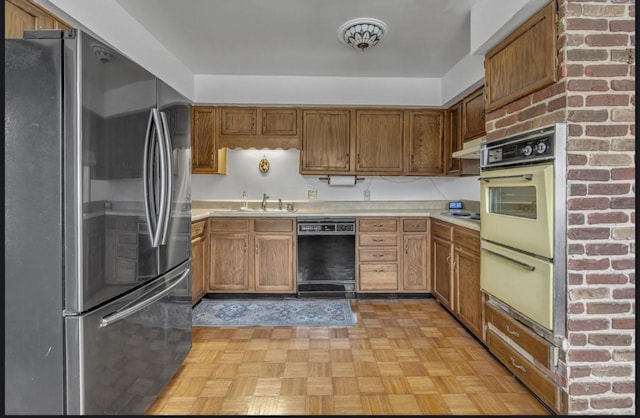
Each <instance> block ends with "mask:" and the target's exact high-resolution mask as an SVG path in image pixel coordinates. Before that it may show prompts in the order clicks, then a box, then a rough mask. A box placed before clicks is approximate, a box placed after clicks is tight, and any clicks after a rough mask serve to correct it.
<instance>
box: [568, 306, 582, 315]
mask: <svg viewBox="0 0 640 418" xmlns="http://www.w3.org/2000/svg"><path fill="white" fill-rule="evenodd" d="M584 309H585V308H584V303H570V304H569V309H568V311H567V312H568V313H569V314H570V315H579V314H582V313H584Z"/></svg>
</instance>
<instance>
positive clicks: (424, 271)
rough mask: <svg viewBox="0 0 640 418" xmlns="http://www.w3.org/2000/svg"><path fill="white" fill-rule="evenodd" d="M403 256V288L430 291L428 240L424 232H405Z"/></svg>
mask: <svg viewBox="0 0 640 418" xmlns="http://www.w3.org/2000/svg"><path fill="white" fill-rule="evenodd" d="M403 241H404V242H403V251H404V252H403V257H402V266H403V274H402V286H403V290H417V291H422V292H428V291H429V290H430V287H429V280H428V279H429V274H428V264H427V260H428V255H429V253H428V252H427V251H428V240H427V235H426V233H424V234H404V239H403Z"/></svg>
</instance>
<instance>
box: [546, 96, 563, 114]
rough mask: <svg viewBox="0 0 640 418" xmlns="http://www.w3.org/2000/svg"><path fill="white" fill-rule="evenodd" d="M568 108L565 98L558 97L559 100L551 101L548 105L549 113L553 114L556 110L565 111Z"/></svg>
mask: <svg viewBox="0 0 640 418" xmlns="http://www.w3.org/2000/svg"><path fill="white" fill-rule="evenodd" d="M566 107H567V98H566V97H565V96H562V97H558V98H557V99H553V100H550V101H549V102H548V103H547V112H553V111H554V110H558V109H564V108H566Z"/></svg>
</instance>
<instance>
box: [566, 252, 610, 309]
mask: <svg viewBox="0 0 640 418" xmlns="http://www.w3.org/2000/svg"><path fill="white" fill-rule="evenodd" d="M607 260H608V259H607ZM609 295H610V292H609V289H608V288H606V287H598V288H594V287H583V288H577V289H571V291H570V292H569V297H570V298H571V300H583V299H584V300H588V299H608V298H609Z"/></svg>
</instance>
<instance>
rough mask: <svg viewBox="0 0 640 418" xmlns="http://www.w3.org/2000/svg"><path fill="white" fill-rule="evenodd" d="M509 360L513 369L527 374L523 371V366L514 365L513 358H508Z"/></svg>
mask: <svg viewBox="0 0 640 418" xmlns="http://www.w3.org/2000/svg"><path fill="white" fill-rule="evenodd" d="M509 360H511V365H512V366H513V367H515V368H516V369H518V370H520V371H521V372H523V373H526V372H527V369H525V368H524V367H523V366H520V365H519V364H516V361H515V360H514V359H513V357H509Z"/></svg>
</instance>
